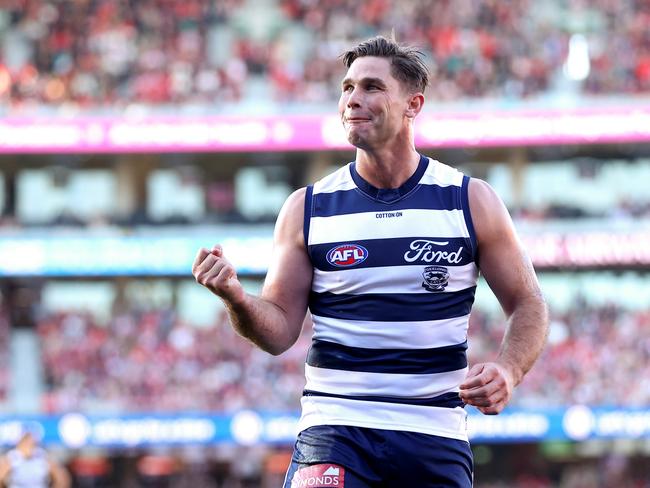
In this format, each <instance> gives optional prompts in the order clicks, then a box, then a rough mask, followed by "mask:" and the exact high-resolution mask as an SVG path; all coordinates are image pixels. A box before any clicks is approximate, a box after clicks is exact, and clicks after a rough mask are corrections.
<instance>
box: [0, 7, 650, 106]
mask: <svg viewBox="0 0 650 488" xmlns="http://www.w3.org/2000/svg"><path fill="white" fill-rule="evenodd" d="M6 3H7V5H5V6H4V7H3V11H2V12H0V38H2V40H3V45H4V49H3V53H2V55H0V102H1V103H3V105H4V106H5V107H6V110H5V111H8V112H10V113H29V112H30V111H31V112H34V111H39V110H43V107H46V108H45V110H48V108H49V109H61V110H65V111H70V110H73V111H76V110H88V109H93V110H95V111H98V112H100V113H101V112H107V111H109V112H110V111H114V110H119V109H121V108H123V107H126V106H129V105H137V106H149V107H157V106H182V105H190V106H193V107H195V108H196V107H203V108H205V107H210V108H211V109H218V107H219V106H223V104H224V103H227V102H231V101H238V100H242V99H247V98H249V97H253V98H254V97H258V98H259V97H262V98H263V97H266V96H268V95H269V94H271V95H273V96H275V98H276V100H278V101H283V102H287V101H296V102H323V101H330V100H333V99H335V98H336V96H337V94H336V90H334V89H333V87H335V86H336V85H337V83H336V81H338V79H339V76H340V70H339V69H338V66H339V64H338V59H337V56H338V53H339V52H340V50H341V45H344V44H349V43H351V42H352V41H355V40H358V39H360V38H364V37H368V36H371V35H375V34H386V33H388V32H390V31H391V30H394V32H395V35H396V37H397V39H399V40H400V41H402V42H405V43H408V44H414V45H418V46H421V47H422V48H423V49H425V50H426V52H427V53H428V57H429V60H430V64H431V65H432V66H433V68H434V70H433V77H432V78H433V79H432V87H431V89H430V92H429V94H428V95H429V97H430V98H432V99H435V100H440V101H455V100H459V99H467V98H479V97H480V98H485V97H487V98H497V99H506V100H521V99H525V98H529V97H533V96H543V95H545V94H547V93H548V92H550V91H552V90H553V89H554V88H555V87H554V83H555V80H556V79H557V76H558V75H559V74H561V73H562V69H563V66H564V65H565V62H566V60H567V55H568V49H569V47H568V46H569V39H570V37H571V35H572V34H574V33H580V34H584V35H585V36H586V38H587V42H588V46H589V56H590V68H591V71H590V74H589V76H588V77H587V78H586V80H585V82H584V85H583V91H584V92H585V93H590V94H598V95H601V94H605V95H606V94H612V93H617V94H620V93H625V94H638V93H648V92H649V91H650V47H649V46H650V40H649V39H648V33H647V29H646V28H645V26H646V24H647V17H648V14H647V9H646V8H644V4H643V2H641V3H640V4H639V2H635V1H632V0H625V1H623V2H616V3H615V4H613V3H612V2H611V1H608V0H597V1H595V2H590V3H589V5H588V6H587V5H584V4H583V3H582V2H569V3H568V4H565V3H564V2H559V1H555V2H548V3H547V4H545V7H544V8H542V7H541V4H539V3H536V2H531V1H530V0H515V1H511V2H508V3H503V2H495V1H489V2H470V1H467V0H463V1H455V2H451V1H443V2H437V3H436V7H435V9H432V8H431V7H430V4H428V3H427V2H421V1H417V0H409V1H404V2H387V1H385V0H373V1H371V2H362V3H359V2H353V1H350V0H327V1H323V2H306V1H301V0H278V1H277V2H276V3H270V4H269V5H267V6H266V7H264V8H266V9H267V11H266V12H264V13H263V14H262V17H266V18H268V19H275V20H274V21H272V22H273V23H272V24H271V25H270V27H269V28H266V29H263V30H262V31H261V32H257V31H256V30H255V29H254V28H252V27H249V28H236V26H237V25H238V22H239V20H238V19H239V16H240V15H245V12H246V10H245V8H246V5H245V2H242V1H241V0H229V1H218V2H217V1H213V0H191V1H185V2H180V3H179V2H171V3H170V2H166V1H164V0H147V1H138V2H135V1H128V2H109V1H93V2H90V1H78V2H57V1H53V0H12V1H9V2H6ZM614 5H615V6H614ZM276 13H277V14H278V15H277V16H274V15H273V14H276ZM278 16H279V18H276V17H278ZM352 19H354V22H353V21H352ZM269 22H271V20H269ZM233 26H235V28H233ZM280 27H282V29H280ZM280 32H289V33H294V35H296V36H297V37H291V35H290V34H286V35H282V34H281V33H280ZM296 39H300V41H299V42H296ZM253 79H261V80H263V81H265V82H267V83H263V85H268V87H269V88H268V91H263V92H262V93H260V92H259V91H256V89H250V88H251V87H250V84H249V81H251V80H253ZM256 86H258V87H259V86H260V85H259V84H256Z"/></svg>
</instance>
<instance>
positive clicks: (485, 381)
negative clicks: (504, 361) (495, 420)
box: [460, 363, 514, 415]
mask: <svg viewBox="0 0 650 488" xmlns="http://www.w3.org/2000/svg"><path fill="white" fill-rule="evenodd" d="M513 383H514V382H513V378H512V374H511V373H510V372H509V371H508V370H507V369H506V368H505V367H504V366H503V365H501V364H499V363H481V364H475V365H474V366H472V368H471V369H470V370H469V372H468V373H467V377H466V378H465V381H464V382H463V383H462V384H461V385H460V399H461V400H463V401H464V402H465V403H466V404H467V405H473V406H475V407H476V408H478V409H479V410H480V411H481V412H482V413H484V414H486V415H497V414H498V413H500V412H501V411H502V410H503V409H504V408H505V406H506V405H507V404H508V402H509V401H510V397H511V396H512V389H513Z"/></svg>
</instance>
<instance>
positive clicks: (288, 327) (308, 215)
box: [192, 37, 547, 488]
mask: <svg viewBox="0 0 650 488" xmlns="http://www.w3.org/2000/svg"><path fill="white" fill-rule="evenodd" d="M343 60H344V63H345V65H346V66H347V68H348V71H347V74H346V75H345V79H344V80H343V82H342V84H341V98H340V101H339V113H340V116H341V122H342V123H343V127H344V128H345V131H346V133H347V138H348V140H349V141H350V143H351V144H353V145H354V146H355V147H356V148H357V153H356V159H355V161H354V162H352V163H350V164H348V165H346V166H344V167H343V168H341V169H339V170H338V171H336V172H334V173H333V174H331V175H329V176H326V177H325V178H323V179H322V180H320V181H318V182H317V183H315V184H314V185H313V186H309V187H307V188H302V189H300V190H298V191H296V192H295V193H293V194H292V195H291V196H290V197H289V198H288V199H287V201H286V203H285V205H284V207H283V208H282V210H281V212H280V215H279V217H278V221H277V223H276V228H275V234H274V252H273V256H272V259H271V263H270V267H269V271H268V274H267V277H266V280H265V283H264V287H263V290H262V293H261V296H260V297H256V296H251V295H248V294H246V293H245V292H244V290H243V288H242V285H241V283H240V282H239V280H238V279H237V274H236V271H235V269H234V268H233V266H232V265H231V264H230V263H229V261H228V260H227V258H226V255H225V252H224V250H223V249H222V248H221V247H220V246H218V245H217V246H215V247H213V248H212V249H211V250H208V249H201V250H200V251H199V252H198V255H197V257H196V260H195V262H194V265H193V268H192V271H193V274H194V276H195V278H196V280H197V281H198V282H199V283H200V284H202V285H203V286H205V287H207V288H208V289H209V290H211V291H212V292H213V293H215V294H216V295H217V296H219V297H221V298H222V300H223V301H224V303H225V304H226V307H227V308H228V311H229V314H230V318H231V321H232V325H233V327H235V329H236V330H237V332H238V333H239V334H241V335H242V336H244V337H246V338H248V339H249V340H251V341H252V342H254V343H255V344H256V345H258V346H259V347H260V348H261V349H263V350H265V351H268V352H270V353H271V354H281V353H282V352H284V351H286V350H287V349H288V348H289V347H291V345H292V344H293V343H294V342H295V341H296V339H297V338H298V335H299V334H300V330H301V326H302V323H303V319H304V317H305V313H306V310H307V307H309V309H310V311H311V314H312V317H313V322H314V337H313V343H312V346H311V349H310V351H309V354H308V356H307V362H306V366H305V373H306V377H307V384H306V387H305V391H304V395H303V398H302V416H301V419H300V424H299V430H300V433H299V435H298V439H297V441H296V444H295V448H294V453H293V458H292V463H291V466H290V467H289V471H288V473H287V477H286V481H285V485H284V486H285V488H289V487H300V486H319V487H333V486H340V487H347V488H368V487H382V488H385V487H394V488H403V487H405V486H408V487H414V488H415V487H417V488H426V487H470V486H471V485H472V476H473V474H472V473H473V471H472V469H473V466H472V455H471V450H470V447H469V444H468V441H467V433H466V413H465V411H464V409H463V407H464V405H465V404H467V405H474V406H476V407H477V408H478V409H479V410H480V411H481V412H483V413H484V414H498V413H499V412H501V410H503V408H504V407H505V406H506V404H507V403H508V401H509V400H510V397H511V394H512V389H513V388H514V387H515V386H516V385H517V384H519V382H521V380H522V378H523V376H524V375H525V374H526V372H527V371H528V370H529V369H530V368H531V366H532V365H533V363H534V362H535V360H536V359H537V357H538V356H539V354H540V352H541V350H542V348H543V345H544V342H545V338H546V334H547V310H546V305H545V303H544V300H543V298H542V295H541V293H540V290H539V287H538V283H537V279H536V276H535V273H534V271H533V268H532V266H531V264H530V261H529V260H528V258H527V257H526V255H525V253H524V251H523V250H522V249H521V246H520V244H519V241H518V239H517V237H516V234H515V231H514V229H513V225H512V222H511V220H510V217H509V215H508V212H507V210H506V209H505V207H504V205H503V203H502V202H501V200H500V199H499V197H498V196H497V195H496V194H495V193H494V191H493V190H492V189H491V188H490V187H489V186H488V185H487V184H486V183H485V182H483V181H481V180H477V179H473V178H469V177H467V176H464V175H463V174H462V173H460V172H458V171H456V170H455V169H453V168H451V167H449V166H446V165H444V164H442V163H440V162H437V161H434V160H431V159H429V158H427V157H425V156H422V155H420V154H419V153H418V152H417V151H416V150H415V146H414V134H413V122H414V119H415V117H416V116H417V115H418V114H419V113H420V111H421V110H422V106H423V104H424V95H423V93H424V90H425V88H426V86H427V83H428V73H427V69H426V67H425V65H424V64H423V62H422V60H421V57H420V53H419V52H418V51H416V50H414V49H412V48H408V47H401V46H399V45H398V44H396V43H395V42H394V41H391V40H388V39H385V38H383V37H376V38H373V39H370V40H368V41H365V42H362V43H361V44H359V45H358V46H356V47H355V48H353V49H351V50H350V51H348V52H346V53H345V54H344V55H343ZM479 269H480V271H481V272H482V273H483V276H484V277H485V279H486V280H487V282H488V284H489V285H490V287H491V289H492V291H493V292H494V294H495V295H496V297H497V298H498V299H499V301H500V303H501V305H502V307H503V310H504V311H505V313H506V315H507V317H508V327H507V331H506V334H505V337H504V339H503V343H502V346H501V348H500V350H499V351H498V353H497V352H496V351H495V359H494V361H493V362H488V363H483V364H475V365H473V366H472V367H471V368H469V367H468V364H467V359H466V354H465V351H466V348H467V325H468V319H469V313H470V309H471V306H472V303H473V301H474V292H475V289H476V281H477V276H478V271H479Z"/></svg>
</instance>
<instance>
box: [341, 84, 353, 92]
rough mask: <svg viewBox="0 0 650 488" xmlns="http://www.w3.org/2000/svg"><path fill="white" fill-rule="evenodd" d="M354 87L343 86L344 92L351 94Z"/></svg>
mask: <svg viewBox="0 0 650 488" xmlns="http://www.w3.org/2000/svg"><path fill="white" fill-rule="evenodd" d="M352 88H353V87H352V85H343V87H342V90H343V92H349V91H351V90H352Z"/></svg>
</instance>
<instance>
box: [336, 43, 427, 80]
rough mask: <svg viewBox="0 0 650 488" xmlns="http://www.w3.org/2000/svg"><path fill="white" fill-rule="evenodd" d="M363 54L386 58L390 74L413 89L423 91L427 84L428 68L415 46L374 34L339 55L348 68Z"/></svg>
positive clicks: (422, 55)
mask: <svg viewBox="0 0 650 488" xmlns="http://www.w3.org/2000/svg"><path fill="white" fill-rule="evenodd" d="M364 56H377V57H380V58H388V59H389V61H390V66H391V74H392V75H393V76H394V77H395V78H396V79H397V80H399V81H400V82H402V83H404V84H405V85H406V86H407V87H408V88H409V89H411V90H413V91H419V92H424V90H425V89H426V87H427V85H428V84H429V70H428V69H427V66H426V65H425V64H424V61H423V59H422V58H423V57H424V54H423V53H422V51H420V50H419V49H417V48H415V47H411V46H400V45H399V44H398V43H397V41H395V40H393V39H387V38H385V37H383V36H376V37H372V38H370V39H368V40H366V41H363V42H361V43H359V44H358V45H357V46H355V47H353V48H352V49H350V50H349V51H346V52H344V53H343V54H342V55H341V57H342V58H343V64H345V67H346V68H349V67H350V66H351V65H352V63H353V62H354V60H355V59H357V58H362V57H364Z"/></svg>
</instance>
